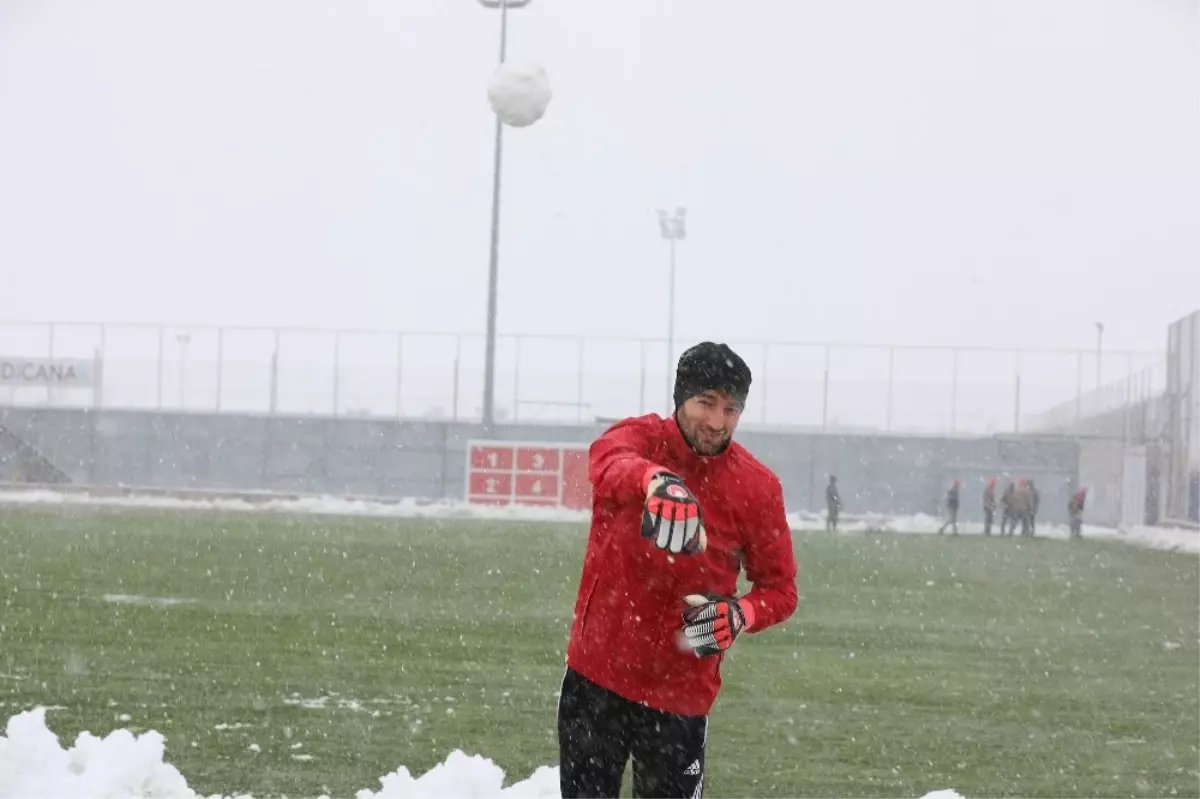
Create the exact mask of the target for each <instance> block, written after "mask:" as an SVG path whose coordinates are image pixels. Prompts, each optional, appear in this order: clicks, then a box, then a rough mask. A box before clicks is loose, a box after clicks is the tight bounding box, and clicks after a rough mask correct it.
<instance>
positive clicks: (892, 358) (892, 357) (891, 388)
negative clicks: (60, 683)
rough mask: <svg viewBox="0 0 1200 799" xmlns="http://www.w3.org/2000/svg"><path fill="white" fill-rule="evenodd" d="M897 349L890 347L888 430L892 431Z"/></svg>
mask: <svg viewBox="0 0 1200 799" xmlns="http://www.w3.org/2000/svg"><path fill="white" fill-rule="evenodd" d="M895 373H896V348H895V347H888V384H887V386H888V387H887V429H888V432H891V429H892V394H893V391H894V390H895V385H896V382H895Z"/></svg>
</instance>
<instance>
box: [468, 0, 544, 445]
mask: <svg viewBox="0 0 1200 799" xmlns="http://www.w3.org/2000/svg"><path fill="white" fill-rule="evenodd" d="M531 1H532V0H479V2H480V4H481V5H483V6H484V7H485V8H498V9H500V63H501V64H503V63H504V57H505V55H506V53H507V51H508V10H509V9H510V8H524V7H525V6H527V5H529V3H530V2H531ZM503 149H504V123H503V122H501V121H500V116H499V115H497V116H496V140H495V144H494V153H493V156H492V238H491V256H490V258H489V260H488V297H487V344H486V347H485V352H484V371H483V426H484V428H485V429H487V430H491V429H492V426H493V425H494V423H495V418H496V412H495V396H496V281H497V277H498V275H499V271H500V167H501V162H502V153H503Z"/></svg>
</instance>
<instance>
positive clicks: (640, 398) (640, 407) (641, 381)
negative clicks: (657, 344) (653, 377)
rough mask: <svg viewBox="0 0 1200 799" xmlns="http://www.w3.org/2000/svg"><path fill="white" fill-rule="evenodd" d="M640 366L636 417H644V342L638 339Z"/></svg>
mask: <svg viewBox="0 0 1200 799" xmlns="http://www.w3.org/2000/svg"><path fill="white" fill-rule="evenodd" d="M638 347H639V349H640V350H641V365H640V366H639V367H638V416H645V415H646V340H645V339H644V338H643V339H638Z"/></svg>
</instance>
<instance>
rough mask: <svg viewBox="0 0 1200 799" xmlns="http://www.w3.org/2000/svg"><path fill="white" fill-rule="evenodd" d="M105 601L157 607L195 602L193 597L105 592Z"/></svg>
mask: <svg viewBox="0 0 1200 799" xmlns="http://www.w3.org/2000/svg"><path fill="white" fill-rule="evenodd" d="M104 601H105V602H112V603H113V604H116V605H153V606H157V607H170V606H171V605H187V604H190V603H192V602H195V601H196V600H194V599H180V598H178V597H170V596H139V595H137V594H105V595H104Z"/></svg>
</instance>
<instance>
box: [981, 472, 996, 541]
mask: <svg viewBox="0 0 1200 799" xmlns="http://www.w3.org/2000/svg"><path fill="white" fill-rule="evenodd" d="M995 517H996V478H995V477H991V478H988V481H987V485H986V486H985V487H984V489H983V534H984V535H991V534H992V519H994V518H995Z"/></svg>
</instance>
